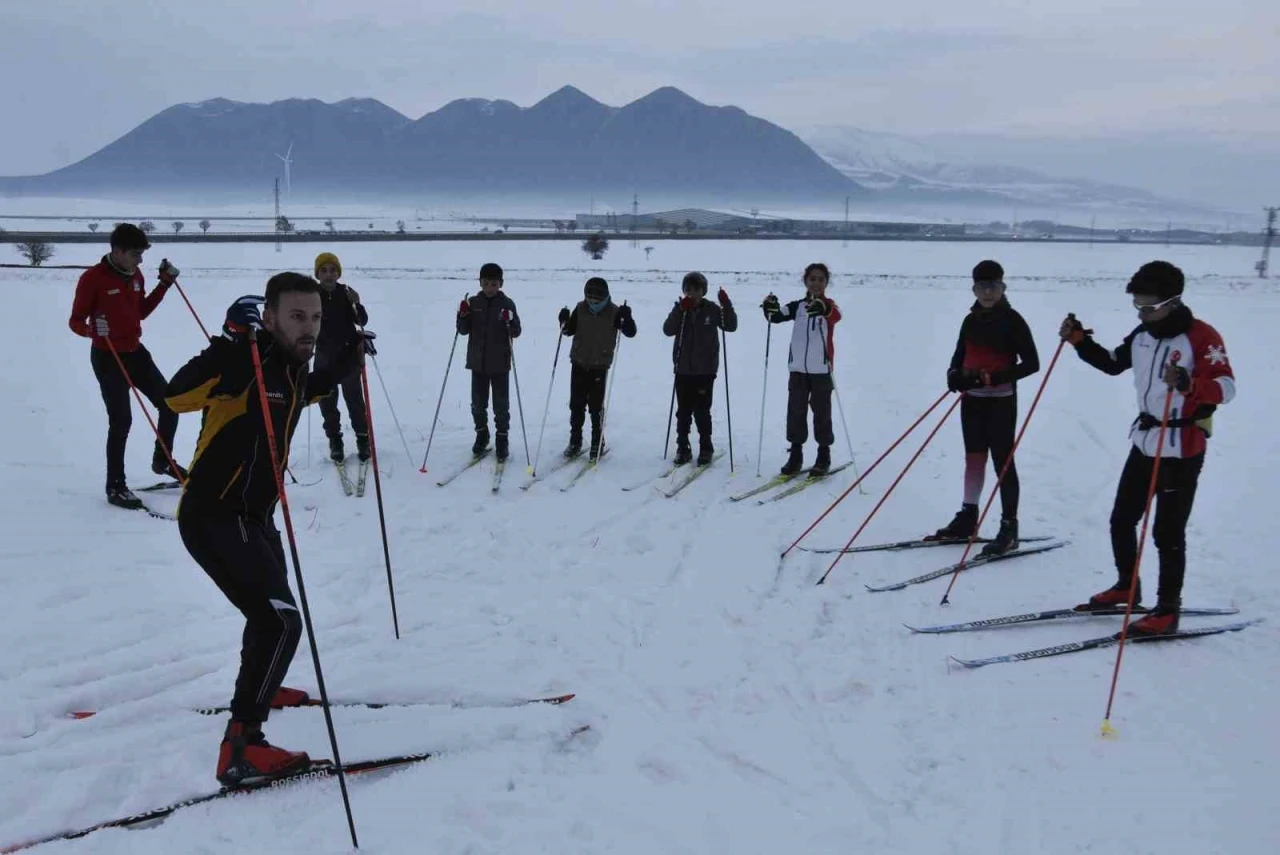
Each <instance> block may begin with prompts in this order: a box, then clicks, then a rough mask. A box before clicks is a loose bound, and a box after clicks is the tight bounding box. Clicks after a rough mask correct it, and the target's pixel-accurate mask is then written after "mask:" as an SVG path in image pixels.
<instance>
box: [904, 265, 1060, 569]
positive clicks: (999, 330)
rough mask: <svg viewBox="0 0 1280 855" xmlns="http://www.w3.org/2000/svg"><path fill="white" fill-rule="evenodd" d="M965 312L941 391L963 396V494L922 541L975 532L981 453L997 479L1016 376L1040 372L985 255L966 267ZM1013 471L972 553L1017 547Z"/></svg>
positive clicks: (1011, 423)
mask: <svg viewBox="0 0 1280 855" xmlns="http://www.w3.org/2000/svg"><path fill="white" fill-rule="evenodd" d="M973 295H974V297H975V298H976V300H975V302H974V304H973V306H972V307H970V309H969V314H967V315H966V316H965V319H964V320H963V321H962V322H961V323H960V335H959V337H958V338H957V340H956V349H955V353H954V354H953V355H952V357H951V365H950V367H949V368H948V370H947V388H948V389H950V390H951V391H952V392H962V393H964V398H963V399H962V400H961V401H960V431H961V435H962V436H963V438H964V499H963V503H962V504H961V506H960V511H959V512H958V513H957V514H956V515H955V517H954V518H953V519H952V520H951V522H950V523H948V524H947V525H946V526H945V527H944V528H940V529H938V531H937V532H936V533H935V534H934V535H933V536H932V537H929V538H926V539H927V540H968V539H969V538H970V537H973V536H974V535H976V534H977V530H978V496H979V494H980V493H981V492H982V482H983V480H984V477H985V471H986V466H987V455H988V453H990V455H991V465H992V467H993V468H994V469H995V472H996V477H999V475H1000V472H1001V470H1003V469H1004V466H1005V461H1006V460H1009V455H1010V454H1012V453H1013V438H1014V428H1015V426H1016V423H1017V420H1018V392H1017V389H1018V381H1019V380H1021V379H1023V378H1024V377H1030V376H1031V375H1032V374H1035V373H1036V372H1037V371H1039V370H1040V357H1039V354H1038V353H1037V352H1036V343H1035V340H1034V339H1033V338H1032V336H1031V329H1030V328H1029V327H1028V326H1027V322H1026V321H1025V320H1023V317H1022V315H1020V314H1019V313H1018V312H1017V311H1016V310H1015V309H1014V308H1013V307H1012V306H1011V305H1009V299H1008V297H1006V296H1005V284H1004V268H1003V267H1001V266H1000V264H999V263H998V262H996V261H992V260H990V259H988V260H986V261H981V262H979V263H978V264H977V266H975V267H974V268H973ZM1018 496H1019V483H1018V468H1017V464H1016V463H1014V462H1013V461H1010V462H1009V468H1008V470H1007V471H1005V476H1004V480H1002V481H1001V482H1000V531H999V532H998V533H997V534H996V537H995V540H993V541H991V542H990V543H988V544H987V545H986V546H985V547H983V549H982V552H981V553H980V554H979V556H980V557H983V556H986V557H990V556H994V555H1003V554H1004V553H1006V552H1010V551H1012V550H1014V549H1017V548H1018Z"/></svg>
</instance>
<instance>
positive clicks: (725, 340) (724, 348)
mask: <svg viewBox="0 0 1280 855" xmlns="http://www.w3.org/2000/svg"><path fill="white" fill-rule="evenodd" d="M720 352H721V354H722V355H723V358H724V414H725V418H726V419H728V421H729V472H730V473H732V472H733V407H732V406H730V405H729V337H728V336H727V335H725V331H724V327H720Z"/></svg>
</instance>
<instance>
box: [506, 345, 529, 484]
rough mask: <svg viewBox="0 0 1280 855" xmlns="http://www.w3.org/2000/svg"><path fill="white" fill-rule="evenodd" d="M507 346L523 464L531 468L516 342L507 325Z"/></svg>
mask: <svg viewBox="0 0 1280 855" xmlns="http://www.w3.org/2000/svg"><path fill="white" fill-rule="evenodd" d="M507 347H508V348H509V349H510V351H511V374H512V376H513V377H515V380H516V410H517V411H518V412H519V413H520V435H521V436H522V437H524V465H525V468H526V469H533V460H532V459H531V458H530V457H529V434H528V432H526V431H525V429H524V404H522V403H521V402H520V372H519V371H518V370H517V369H516V344H515V340H514V339H512V338H511V328H510V327H507Z"/></svg>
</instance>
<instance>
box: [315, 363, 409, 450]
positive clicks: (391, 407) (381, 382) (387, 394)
mask: <svg viewBox="0 0 1280 855" xmlns="http://www.w3.org/2000/svg"><path fill="white" fill-rule="evenodd" d="M372 359H373V370H374V371H375V372H376V373H377V375H378V384H379V385H380V386H382V396H383V397H384V398H386V399H387V409H389V410H390V411H391V418H392V420H393V421H394V422H395V423H396V433H398V434H400V443H401V445H403V446H404V453H405V455H406V456H407V457H408V458H409V465H410V466H412V465H413V452H411V451H409V442H408V440H406V439H405V438H404V428H402V427H400V417H399V416H397V415H396V408H395V405H393V404H392V403H391V393H390V392H388V391H387V382H386V381H385V380H383V379H382V369H381V368H379V367H378V357H376V356H373V357H372ZM367 396H368V394H367V393H366V397H367ZM367 403H368V402H367V401H366V405H367ZM310 418H311V408H310V407H308V408H307V419H308V422H307V431H308V436H307V445H308V448H309V447H310V444H311V437H310V435H309V434H310V430H311V428H310V421H309V420H310ZM369 433H370V435H372V434H373V428H372V427H370V428H369ZM308 453H310V452H308Z"/></svg>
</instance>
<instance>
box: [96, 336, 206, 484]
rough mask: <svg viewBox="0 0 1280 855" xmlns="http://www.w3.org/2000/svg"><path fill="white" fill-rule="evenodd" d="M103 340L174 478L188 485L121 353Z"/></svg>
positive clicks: (103, 338) (107, 340) (110, 342)
mask: <svg viewBox="0 0 1280 855" xmlns="http://www.w3.org/2000/svg"><path fill="white" fill-rule="evenodd" d="M102 340H103V341H105V342H106V343H107V349H108V350H110V351H111V355H112V356H114V357H115V358H116V365H118V366H119V367H120V373H121V374H123V375H124V381H125V382H126V383H128V384H129V389H130V391H132V392H133V397H135V398H137V400H138V406H139V407H140V408H142V414H143V415H144V416H146V417H147V424H149V425H151V432H152V433H154V434H155V435H156V445H158V446H160V447H161V448H162V449H164V456H165V457H166V458H168V460H169V467H170V468H171V469H172V471H173V477H174V478H176V479H177V480H178V481H179V482H181V484H182V486H184V487H185V486H186V485H187V479H185V478H183V477H182V473H181V472H180V471H179V469H178V463H177V461H176V460H174V459H173V454H172V452H170V451H169V446H168V445H166V444H165V441H164V439H163V438H162V437H161V436H160V428H158V427H156V422H155V419H153V418H151V412H150V411H149V410H148V409H147V405H146V404H144V403H143V402H142V393H141V392H139V391H138V387H137V386H135V385H133V378H132V377H130V376H129V370H128V369H127V368H125V367H124V360H123V359H121V358H120V352H119V351H118V350H116V346H115V344H114V343H113V342H112V341H111V339H109V338H107V337H106V336H102Z"/></svg>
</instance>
